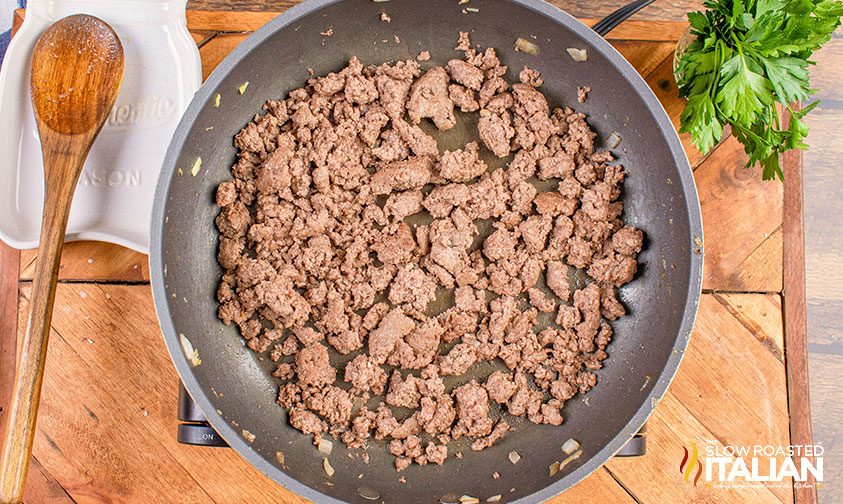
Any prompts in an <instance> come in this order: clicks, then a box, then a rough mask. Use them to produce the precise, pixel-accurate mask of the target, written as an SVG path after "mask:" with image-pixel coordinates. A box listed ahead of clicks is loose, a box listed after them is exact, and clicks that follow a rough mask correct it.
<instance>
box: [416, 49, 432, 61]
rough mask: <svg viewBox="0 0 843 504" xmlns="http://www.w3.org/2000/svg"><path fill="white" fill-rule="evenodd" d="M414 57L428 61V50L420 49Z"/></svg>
mask: <svg viewBox="0 0 843 504" xmlns="http://www.w3.org/2000/svg"><path fill="white" fill-rule="evenodd" d="M416 59H417V60H419V61H430V51H421V52H420V53H419V55H418V56H416Z"/></svg>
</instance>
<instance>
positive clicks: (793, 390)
mask: <svg viewBox="0 0 843 504" xmlns="http://www.w3.org/2000/svg"><path fill="white" fill-rule="evenodd" d="M789 119H790V114H789V113H788V112H787V111H785V114H784V121H783V122H784V123H785V124H787V123H788V122H789ZM782 170H783V171H784V207H783V214H782V231H783V249H782V255H783V257H782V260H783V263H784V264H783V265H782V267H783V273H784V278H783V282H784V283H783V288H784V292H783V295H782V305H783V311H784V314H783V318H784V338H785V367H786V371H787V407H788V413H789V414H790V443H791V444H792V445H811V444H813V439H814V435H813V429H812V426H811V385H810V381H809V377H808V327H807V318H806V306H807V305H806V301H805V225H804V219H803V208H804V201H803V197H804V196H803V192H802V191H803V188H802V151H800V150H792V151H790V152H787V153H785V154H784V155H783V156H782ZM812 462H813V459H812ZM808 477H809V480H808V481H806V482H803V483H802V484H800V485H798V486H797V485H796V484H795V482H794V487H793V495H794V500H795V502H796V504H816V502H817V488H816V481H815V480H814V477H813V475H811V474H810V473H809V474H808Z"/></svg>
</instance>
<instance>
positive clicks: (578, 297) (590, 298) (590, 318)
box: [574, 284, 600, 352]
mask: <svg viewBox="0 0 843 504" xmlns="http://www.w3.org/2000/svg"><path fill="white" fill-rule="evenodd" d="M574 307H576V308H577V310H579V312H580V313H581V314H582V322H580V323H579V324H577V326H576V331H577V338H578V339H579V343H580V350H582V351H584V352H591V351H593V350H594V336H595V335H596V334H597V329H598V328H599V327H600V288H599V287H598V286H597V284H590V285H589V286H588V287H586V288H584V289H580V290H578V291H576V292H574Z"/></svg>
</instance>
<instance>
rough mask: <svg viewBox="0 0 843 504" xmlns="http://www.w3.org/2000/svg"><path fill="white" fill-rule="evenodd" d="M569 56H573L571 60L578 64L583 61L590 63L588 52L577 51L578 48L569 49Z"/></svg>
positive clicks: (583, 50)
mask: <svg viewBox="0 0 843 504" xmlns="http://www.w3.org/2000/svg"><path fill="white" fill-rule="evenodd" d="M568 54H570V55H571V59H573V60H574V61H576V62H581V61H588V51H586V50H585V49H577V48H576V47H569V48H568Z"/></svg>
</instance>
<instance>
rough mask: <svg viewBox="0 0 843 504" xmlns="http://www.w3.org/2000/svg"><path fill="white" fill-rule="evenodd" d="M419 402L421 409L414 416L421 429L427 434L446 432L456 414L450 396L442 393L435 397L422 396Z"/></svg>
mask: <svg viewBox="0 0 843 504" xmlns="http://www.w3.org/2000/svg"><path fill="white" fill-rule="evenodd" d="M443 388H444V385H443ZM420 403H421V409H420V410H419V411H418V413H416V418H417V419H418V422H419V425H421V427H422V429H424V431H425V432H427V433H428V434H441V433H447V432H448V431H449V430H450V428H451V424H453V423H454V419H455V418H456V415H457V412H456V410H455V409H454V401H453V399H451V396H449V395H447V394H444V393H442V394H439V395H437V396H435V397H431V396H424V397H422V398H421V401H420Z"/></svg>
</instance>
